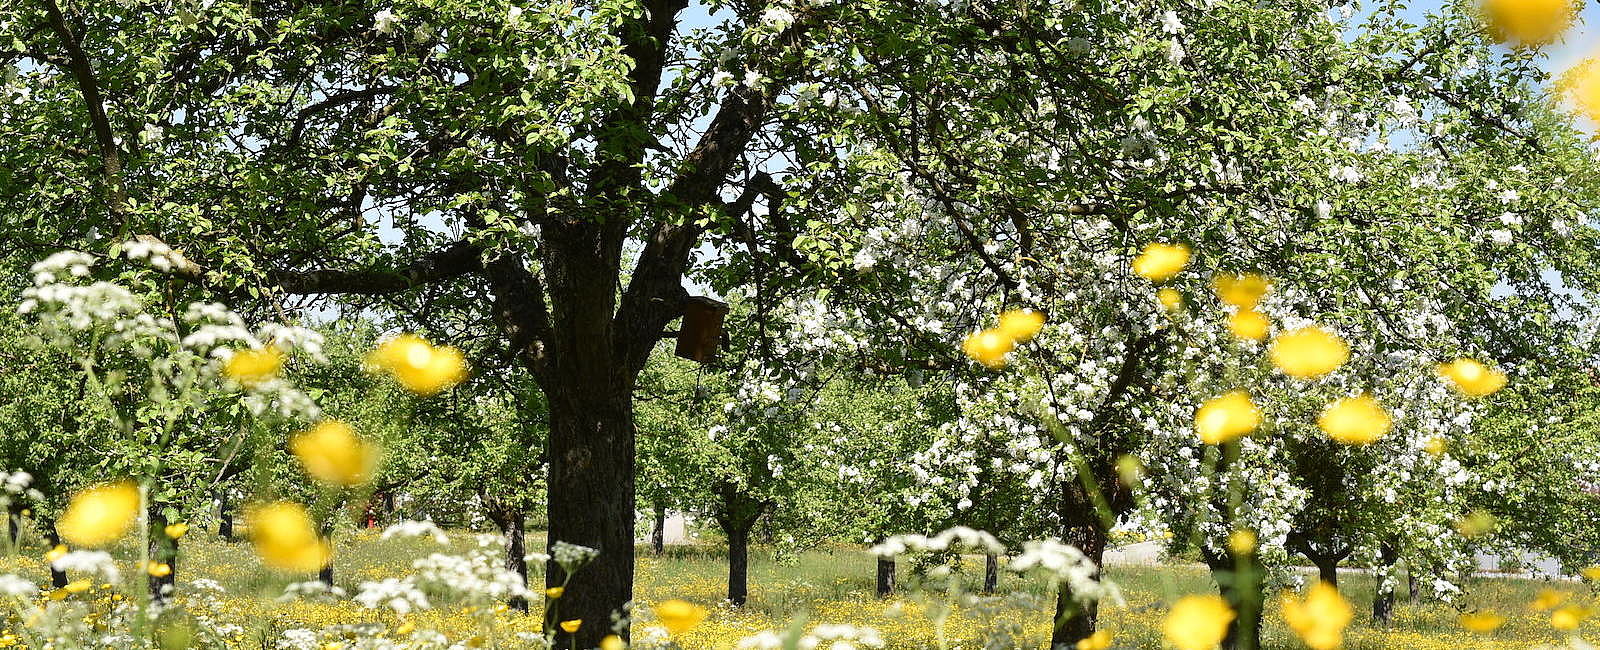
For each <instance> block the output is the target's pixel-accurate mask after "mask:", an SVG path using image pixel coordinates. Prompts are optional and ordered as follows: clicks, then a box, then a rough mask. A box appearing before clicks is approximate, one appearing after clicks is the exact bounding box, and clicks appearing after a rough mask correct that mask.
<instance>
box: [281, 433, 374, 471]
mask: <svg viewBox="0 0 1600 650" xmlns="http://www.w3.org/2000/svg"><path fill="white" fill-rule="evenodd" d="M289 450H290V451H293V452H294V455H295V457H296V458H299V459H300V464H301V465H304V466H305V468H306V473H307V474H310V475H311V477H312V478H315V479H317V480H319V481H322V482H324V483H331V484H335V485H344V486H353V485H360V484H362V483H366V482H367V481H370V480H372V472H373V470H374V469H376V467H377V464H378V450H377V447H376V446H374V445H372V444H370V443H368V442H366V441H364V440H362V439H361V438H359V437H357V436H356V434H355V431H352V430H351V429H350V425H347V424H345V423H343V422H340V421H338V420H326V421H324V422H322V423H321V424H318V425H317V426H315V427H313V428H312V429H311V430H309V431H302V432H300V433H298V434H295V436H294V438H293V439H291V440H290V441H289Z"/></svg>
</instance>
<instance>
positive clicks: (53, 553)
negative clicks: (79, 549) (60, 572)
mask: <svg viewBox="0 0 1600 650" xmlns="http://www.w3.org/2000/svg"><path fill="white" fill-rule="evenodd" d="M66 554H67V545H66V544H56V547H55V548H52V549H50V550H49V551H48V552H46V553H45V554H44V561H46V562H51V563H54V562H55V561H56V560H59V559H61V558H62V557H64V556H66Z"/></svg>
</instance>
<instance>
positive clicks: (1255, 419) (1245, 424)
mask: <svg viewBox="0 0 1600 650" xmlns="http://www.w3.org/2000/svg"><path fill="white" fill-rule="evenodd" d="M1258 426H1261V409H1258V408H1256V405H1255V403H1254V402H1251V401H1250V394H1249V393H1246V392H1244V391H1242V390H1236V391H1233V392H1230V393H1227V394H1225V395H1222V396H1220V397H1213V398H1211V399H1209V400H1206V402H1205V403H1204V404H1201V405H1200V408H1199V410H1197V411H1195V414H1194V430H1195V433H1197V434H1199V436H1200V440H1201V441H1202V442H1204V443H1206V444H1208V445H1220V444H1222V443H1225V442H1230V441H1233V440H1237V439H1238V438H1239V437H1240V436H1243V435H1245V434H1248V433H1250V432H1252V431H1255V430H1256V427H1258Z"/></svg>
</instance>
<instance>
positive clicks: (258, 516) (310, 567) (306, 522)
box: [245, 501, 333, 572]
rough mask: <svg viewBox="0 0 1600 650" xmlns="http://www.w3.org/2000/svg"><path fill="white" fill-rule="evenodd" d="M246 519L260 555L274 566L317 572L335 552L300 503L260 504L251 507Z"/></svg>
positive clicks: (289, 569)
mask: <svg viewBox="0 0 1600 650" xmlns="http://www.w3.org/2000/svg"><path fill="white" fill-rule="evenodd" d="M245 520H246V521H247V522H248V523H249V525H250V540H251V541H252V542H254V544H255V549H256V554H257V555H260V556H261V559H262V560H263V561H265V562H266V563H267V564H268V565H270V566H273V567H277V568H279V569H284V570H287V571H301V572H309V571H316V570H318V569H321V568H322V567H323V566H326V565H327V564H328V558H330V557H332V555H333V551H332V549H330V548H329V546H328V542H327V541H326V540H323V539H322V536H321V535H318V534H317V529H316V527H315V526H314V525H312V523H311V516H310V515H308V514H307V513H306V509H305V508H304V507H303V506H301V505H300V504H297V503H289V502H287V501H281V502H278V503H272V504H268V505H264V506H260V507H257V508H254V509H252V510H250V511H249V512H248V513H247V514H246V516H245Z"/></svg>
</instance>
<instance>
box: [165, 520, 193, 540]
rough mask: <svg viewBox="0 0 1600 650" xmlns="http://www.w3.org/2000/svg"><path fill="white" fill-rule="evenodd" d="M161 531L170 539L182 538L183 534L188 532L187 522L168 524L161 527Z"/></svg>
mask: <svg viewBox="0 0 1600 650" xmlns="http://www.w3.org/2000/svg"><path fill="white" fill-rule="evenodd" d="M161 532H163V533H166V534H167V537H171V538H172V539H182V538H183V536H184V535H187V534H189V524H183V523H179V524H168V525H167V527H166V528H163V529H161Z"/></svg>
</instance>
